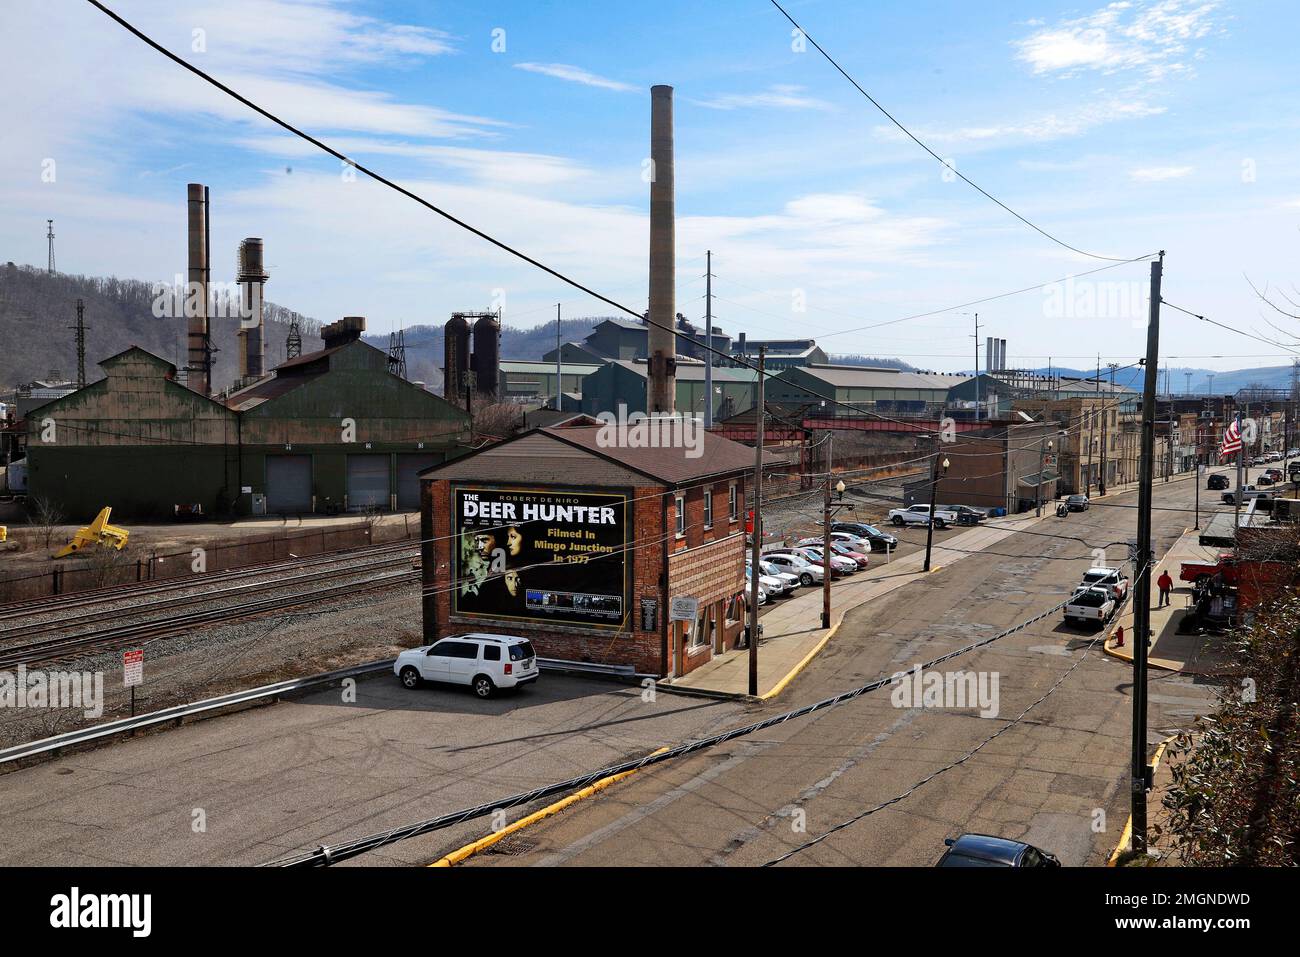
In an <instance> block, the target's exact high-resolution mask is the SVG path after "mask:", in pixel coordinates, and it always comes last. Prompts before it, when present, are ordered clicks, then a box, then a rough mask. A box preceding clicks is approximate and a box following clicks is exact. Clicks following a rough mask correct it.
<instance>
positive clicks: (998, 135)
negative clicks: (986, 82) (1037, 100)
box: [875, 94, 1165, 146]
mask: <svg viewBox="0 0 1300 957" xmlns="http://www.w3.org/2000/svg"><path fill="white" fill-rule="evenodd" d="M1163 112H1165V108H1164V107H1163V106H1156V105H1154V104H1152V103H1150V102H1147V101H1146V100H1145V99H1143V98H1142V96H1141V95H1140V94H1132V95H1127V94H1126V95H1124V96H1114V97H1110V98H1107V99H1106V100H1104V101H1101V102H1097V103H1089V104H1085V105H1084V106H1080V107H1075V108H1073V109H1068V110H1062V111H1060V112H1052V113H1044V114H1041V115H1039V116H1034V117H1028V118H1026V119H1022V120H1019V121H1017V122H1011V123H993V124H989V125H986V126H959V127H956V128H953V129H948V130H944V129H919V130H917V131H916V135H917V136H919V137H920V138H921V139H922V140H923V141H925V142H927V143H936V144H942V145H945V146H956V145H960V144H969V143H992V142H995V141H1000V140H1018V141H1026V140H1028V141H1046V140H1055V139H1064V138H1066V137H1071V136H1081V135H1083V134H1084V133H1087V132H1089V131H1090V130H1093V129H1095V128H1097V127H1099V126H1102V125H1104V124H1106V123H1110V122H1114V121H1115V120H1126V119H1141V118H1143V117H1148V116H1157V115H1159V114H1161V113H1163ZM875 133H876V135H877V136H880V137H882V138H885V139H898V140H901V139H903V138H904V137H903V134H902V133H901V132H899V130H898V128H897V127H894V126H888V125H885V124H881V125H879V126H877V127H875Z"/></svg>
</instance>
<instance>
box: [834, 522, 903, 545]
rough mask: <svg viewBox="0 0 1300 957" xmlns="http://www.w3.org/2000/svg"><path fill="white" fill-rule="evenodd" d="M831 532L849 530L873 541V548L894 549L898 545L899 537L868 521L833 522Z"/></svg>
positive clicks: (851, 533)
mask: <svg viewBox="0 0 1300 957" xmlns="http://www.w3.org/2000/svg"><path fill="white" fill-rule="evenodd" d="M831 532H848V533H849V534H850V535H857V536H858V537H860V538H865V539H866V540H867V541H868V542H870V543H871V547H872V548H873V549H891V550H892V549H895V548H897V547H898V539H897V538H895V537H894V536H893V535H890V534H889V533H888V532H882V531H881V530H880V529H878V528H876V526H874V525H868V524H867V523H866V522H831Z"/></svg>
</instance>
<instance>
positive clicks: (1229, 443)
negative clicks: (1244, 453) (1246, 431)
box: [1219, 419, 1241, 459]
mask: <svg viewBox="0 0 1300 957" xmlns="http://www.w3.org/2000/svg"><path fill="white" fill-rule="evenodd" d="M1240 451H1241V426H1240V425H1239V424H1238V423H1237V420H1236V419H1233V420H1232V424H1231V425H1229V426H1228V427H1227V428H1226V429H1224V430H1223V445H1221V446H1220V447H1219V458H1220V459H1225V458H1227V457H1228V456H1229V455H1235V454H1236V453H1238V452H1240Z"/></svg>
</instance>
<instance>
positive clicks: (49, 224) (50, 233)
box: [45, 219, 54, 276]
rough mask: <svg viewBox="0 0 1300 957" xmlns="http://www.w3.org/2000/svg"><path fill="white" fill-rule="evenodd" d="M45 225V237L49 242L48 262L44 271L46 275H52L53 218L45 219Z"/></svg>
mask: <svg viewBox="0 0 1300 957" xmlns="http://www.w3.org/2000/svg"><path fill="white" fill-rule="evenodd" d="M45 225H46V226H47V227H48V228H47V229H46V232H45V238H46V240H47V241H48V242H49V246H50V264H49V265H48V266H47V267H46V269H45V272H46V274H47V275H50V276H53V275H54V220H52V219H47V220H46V221H45Z"/></svg>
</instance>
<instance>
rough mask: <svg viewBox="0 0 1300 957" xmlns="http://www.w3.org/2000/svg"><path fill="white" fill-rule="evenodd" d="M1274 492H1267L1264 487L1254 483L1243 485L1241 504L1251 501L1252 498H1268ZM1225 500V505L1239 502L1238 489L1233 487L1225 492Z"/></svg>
mask: <svg viewBox="0 0 1300 957" xmlns="http://www.w3.org/2000/svg"><path fill="white" fill-rule="evenodd" d="M1272 494H1273V493H1272V492H1266V491H1264V490H1263V489H1260V488H1256V487H1255V486H1254V485H1243V486H1242V488H1241V504H1243V505H1244V504H1245V503H1246V502H1249V501H1250V500H1251V499H1252V498H1268V497H1270V496H1271V495H1272ZM1223 502H1224V504H1225V505H1236V504H1237V490H1236V489H1232V490H1230V491H1227V492H1224V493H1223Z"/></svg>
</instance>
